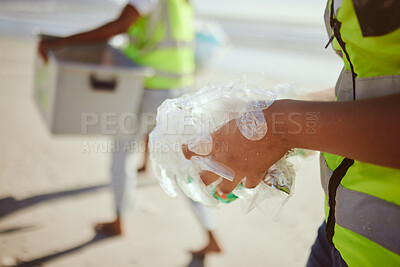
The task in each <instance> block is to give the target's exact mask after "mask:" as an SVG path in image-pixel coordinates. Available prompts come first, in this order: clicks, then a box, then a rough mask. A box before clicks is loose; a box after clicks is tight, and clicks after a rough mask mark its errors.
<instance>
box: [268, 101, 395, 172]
mask: <svg viewBox="0 0 400 267" xmlns="http://www.w3.org/2000/svg"><path fill="white" fill-rule="evenodd" d="M265 114H266V117H267V121H268V123H269V134H273V135H281V137H282V141H283V142H284V144H285V145H286V146H287V147H288V148H295V147H296V148H307V149H313V150H319V151H323V152H329V153H333V154H337V155H341V156H345V157H349V158H352V159H356V160H360V161H364V162H369V163H373V164H377V165H383V166H387V167H393V168H400V157H398V156H397V153H398V151H399V150H400V141H399V140H398V133H399V132H400V95H394V96H390V97H383V98H375V99H370V100H361V101H355V102H308V101H293V100H282V101H276V102H275V103H274V104H273V105H272V106H271V107H270V108H268V109H267V110H266V112H265ZM267 137H268V135H267Z"/></svg>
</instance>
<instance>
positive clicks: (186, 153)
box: [182, 144, 197, 160]
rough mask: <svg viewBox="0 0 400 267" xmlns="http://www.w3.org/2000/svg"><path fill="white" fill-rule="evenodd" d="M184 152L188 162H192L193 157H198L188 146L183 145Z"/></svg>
mask: <svg viewBox="0 0 400 267" xmlns="http://www.w3.org/2000/svg"><path fill="white" fill-rule="evenodd" d="M182 152H183V155H184V156H185V158H186V159H187V160H190V159H191V158H192V157H193V156H197V155H196V153H194V152H192V151H190V150H189V148H188V145H186V144H183V145H182Z"/></svg>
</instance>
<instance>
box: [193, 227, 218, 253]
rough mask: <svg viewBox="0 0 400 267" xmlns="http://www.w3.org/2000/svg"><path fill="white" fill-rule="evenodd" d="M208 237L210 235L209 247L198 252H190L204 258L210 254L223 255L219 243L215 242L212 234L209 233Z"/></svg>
mask: <svg viewBox="0 0 400 267" xmlns="http://www.w3.org/2000/svg"><path fill="white" fill-rule="evenodd" d="M208 235H209V241H208V244H207V246H205V247H204V248H203V249H200V250H197V251H190V252H191V253H192V254H193V255H194V256H198V257H204V256H206V255H207V254H209V253H221V248H220V247H219V245H218V243H217V241H216V240H215V238H214V235H213V234H212V232H208Z"/></svg>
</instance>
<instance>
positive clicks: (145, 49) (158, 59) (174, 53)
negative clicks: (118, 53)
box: [124, 0, 194, 90]
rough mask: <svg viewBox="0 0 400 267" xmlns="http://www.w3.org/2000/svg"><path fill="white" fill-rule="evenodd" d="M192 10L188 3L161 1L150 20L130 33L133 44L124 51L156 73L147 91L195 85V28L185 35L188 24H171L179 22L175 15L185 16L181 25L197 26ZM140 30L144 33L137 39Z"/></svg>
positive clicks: (150, 79)
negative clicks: (173, 21) (175, 20)
mask: <svg viewBox="0 0 400 267" xmlns="http://www.w3.org/2000/svg"><path fill="white" fill-rule="evenodd" d="M188 7H190V6H189V4H188V3H187V1H186V0H182V1H180V0H161V1H159V4H158V5H157V7H156V10H154V12H153V13H152V14H151V15H150V16H149V17H145V18H141V21H140V22H139V23H137V25H133V26H132V28H131V29H130V30H129V32H128V34H129V39H130V44H129V45H128V47H126V48H125V49H124V52H125V54H126V55H127V56H128V57H130V58H131V59H132V60H134V61H135V62H136V63H138V64H142V65H146V66H149V67H152V68H153V69H154V70H155V74H154V76H152V77H148V78H146V79H145V81H144V86H145V87H146V88H148V89H167V90H170V89H179V88H184V87H188V86H190V85H192V84H193V82H194V29H192V28H191V27H189V28H190V29H189V28H186V32H185V26H184V25H182V24H179V25H178V26H177V25H174V26H172V25H171V24H172V23H171V21H172V20H173V19H176V18H174V17H171V16H175V17H176V16H178V17H179V16H182V17H180V18H178V20H179V21H180V22H182V21H185V22H186V20H189V19H190V21H187V23H186V24H187V25H191V24H192V23H193V16H192V14H190V15H189V14H188V12H189V9H188ZM190 13H191V8H190ZM175 24H177V23H176V22H175ZM172 27H174V28H172ZM187 29H189V36H190V38H188V31H187ZM138 30H139V32H140V34H139V36H136V35H135V34H137V31H138ZM135 31H136V32H135ZM177 32H178V34H176V33H177ZM174 33H175V37H176V36H177V35H178V36H177V38H175V37H174ZM191 33H192V34H191ZM138 38H139V39H140V38H141V40H138Z"/></svg>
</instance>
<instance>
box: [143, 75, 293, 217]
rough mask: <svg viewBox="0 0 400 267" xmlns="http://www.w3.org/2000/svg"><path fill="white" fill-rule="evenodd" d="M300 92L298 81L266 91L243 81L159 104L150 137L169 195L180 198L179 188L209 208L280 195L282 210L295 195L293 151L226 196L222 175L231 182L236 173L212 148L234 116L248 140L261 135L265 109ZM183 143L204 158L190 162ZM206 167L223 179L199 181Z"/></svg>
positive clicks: (155, 164)
mask: <svg viewBox="0 0 400 267" xmlns="http://www.w3.org/2000/svg"><path fill="white" fill-rule="evenodd" d="M296 91H298V88H297V86H296V85H294V84H286V85H278V86H277V87H275V88H271V89H264V88H262V87H259V86H255V85H251V84H248V83H247V82H246V80H245V79H242V80H240V81H236V82H233V83H229V84H224V85H208V86H205V87H203V88H202V89H200V90H199V91H197V92H194V93H190V94H186V95H183V96H181V97H179V98H175V99H168V100H166V101H165V102H164V103H163V104H162V105H161V106H160V107H159V108H158V112H157V125H156V127H155V128H154V130H153V131H152V132H151V134H150V139H149V140H150V141H149V149H150V158H151V159H152V162H153V167H154V171H155V174H156V176H157V177H158V179H159V181H160V184H161V187H162V188H163V189H164V191H165V192H166V193H167V194H168V195H170V196H175V195H176V193H177V190H178V187H179V188H180V189H181V190H182V191H183V192H184V193H185V194H186V195H187V196H189V197H190V198H192V199H193V200H195V201H200V202H202V203H203V204H206V205H209V206H214V205H216V204H218V203H229V202H232V201H234V200H236V199H241V200H242V201H243V203H244V209H245V211H249V210H252V209H253V208H255V207H257V206H259V205H260V203H261V202H263V201H264V200H267V199H275V200H276V199H278V201H275V202H277V203H279V204H276V205H275V208H276V210H277V211H278V210H279V209H280V207H281V206H282V204H283V203H284V202H285V201H286V200H287V198H288V197H289V196H290V195H291V194H292V193H293V188H294V178H295V166H294V165H293V164H292V163H291V159H290V157H291V155H293V154H295V153H293V151H291V152H288V153H287V154H286V155H285V156H284V157H283V158H282V159H280V160H279V161H278V162H276V163H275V164H274V165H272V166H271V168H270V169H269V171H268V173H267V175H266V176H265V177H264V180H263V182H261V183H260V184H259V185H258V186H257V187H256V188H253V189H248V188H245V187H244V186H243V185H242V184H245V179H246V178H245V177H244V179H243V180H242V183H241V184H239V185H238V186H237V187H236V189H235V190H234V191H233V192H232V193H230V194H227V195H225V194H222V193H220V192H219V191H218V190H216V186H217V185H218V184H219V183H220V182H221V181H222V179H227V180H230V181H232V180H233V178H234V176H235V174H234V172H233V170H232V169H230V168H229V167H228V166H225V165H224V164H221V163H218V162H216V161H214V160H213V156H208V155H209V154H210V153H211V151H212V149H213V140H212V136H211V135H212V133H213V132H215V131H216V130H218V129H219V128H221V127H222V126H223V125H225V124H226V123H228V122H230V121H231V120H235V122H236V126H237V127H238V129H239V130H240V132H241V134H242V135H243V136H244V137H246V138H247V139H249V140H254V141H256V140H260V139H262V138H263V137H264V136H265V135H266V133H267V131H268V125H267V122H266V119H265V117H264V114H263V110H265V109H267V108H268V107H269V106H270V105H271V104H272V103H273V102H274V101H275V99H276V98H277V97H281V96H282V95H284V94H285V92H289V94H293V92H296ZM182 145H187V147H188V149H189V150H190V151H192V152H194V153H196V154H197V155H199V156H193V157H192V158H191V159H190V160H187V159H186V158H185V156H184V154H183V152H182ZM215 145H216V144H214V149H215ZM221 145H223V144H221ZM221 149H224V148H223V147H222V148H221ZM266 153H267V152H266ZM205 170H206V171H210V172H213V173H215V174H217V175H218V176H219V177H220V179H219V180H217V181H216V182H214V183H212V184H211V185H209V186H206V185H205V184H204V183H203V182H202V180H201V179H200V172H201V171H205ZM275 202H274V203H275Z"/></svg>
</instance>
